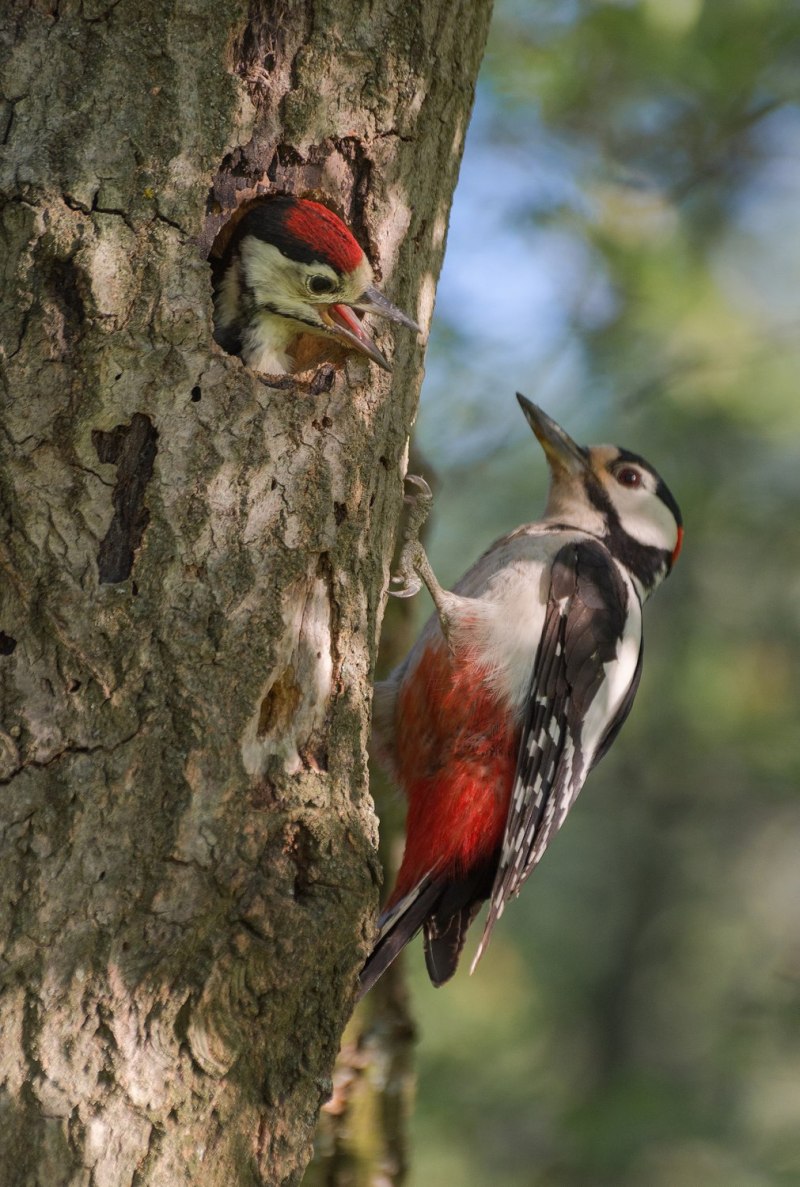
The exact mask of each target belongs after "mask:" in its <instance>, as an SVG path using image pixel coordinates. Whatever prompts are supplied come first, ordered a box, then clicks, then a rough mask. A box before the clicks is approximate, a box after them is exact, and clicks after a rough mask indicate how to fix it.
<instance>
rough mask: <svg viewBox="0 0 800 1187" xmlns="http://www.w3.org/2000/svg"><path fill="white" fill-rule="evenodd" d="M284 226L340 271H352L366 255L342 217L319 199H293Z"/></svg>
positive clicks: (320, 257)
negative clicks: (317, 200) (313, 200)
mask: <svg viewBox="0 0 800 1187" xmlns="http://www.w3.org/2000/svg"><path fill="white" fill-rule="evenodd" d="M283 225H284V227H285V228H286V230H287V231H289V232H290V234H292V235H294V236H295V237H296V238H297V239H302V240H303V242H304V243H307V244H308V245H309V246H311V247H313V248H314V249H315V250H316V251H317V252H318V253H319V259H321V260H323V261H324V262H325V263H326V264H330V265H331V267H332V268H335V269H336V271H337V272H352V271H353V269H354V268H357V267H358V265H359V264H360V263H361V261H362V259H363V258H364V253H363V251H362V250H361V248H360V247H359V246H358V244H357V243H356V241H355V239H354V238H353V236H352V235H351V233H350V232H349V231H348V229H347V227H346V226H345V225H344V223H343V222H342V220H341V219H340V218H337V216H336V215H335V214H334V213H333V211H332V210H328V208H327V206H321V205H320V204H319V202H312V201H310V199H308V198H300V199H298V201H296V202H293V203H292V205H291V207H290V208H289V212H288V214H287V215H286V218H285V219H284V224H283Z"/></svg>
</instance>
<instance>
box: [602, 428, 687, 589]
mask: <svg viewBox="0 0 800 1187" xmlns="http://www.w3.org/2000/svg"><path fill="white" fill-rule="evenodd" d="M620 455H624V456H625V461H629V462H635V463H636V464H637V465H639V466H643V467H644V469H646V470H648V471H649V472H650V473H651V474H653V475H654V477H655V478H656V479H657V480H658V481H659V482H660V481H661V480H660V478H658V475H657V474H656V473H655V471H654V470H653V468H652V466H648V464H647V462H643V461H642V459H641V458H640V457H639V456H638V455H637V454H635V453H628V451H627V450H620ZM584 481H585V488H586V494H587V496H588V499H589V502H590V503H591V504H592V506H593V507H596V508H597V510H598V511H599V512H600V514H601V515H602V516H603V518H604V519H605V522H606V525H607V533H608V534H607V536H606V544H607V546H608V551H609V552H610V553H611V555H612V556H613V557H614V559H615V560H618V561H619V562H620V564H622V565H624V566H625V568H626V569H627V570H628V572H629V573H632V574H633V575H634V577H636V578H637V579H638V580H639V581H640V582H641V584H642V586H643V587H644V588H645V589H648V590H649V589H653V588H654V587H655V586H656V585H658V582H659V581H660V580H661V579H662V577H663V576H664V574H665V573H667V572H669V567H670V561H671V559H672V558H671V556H670V554H669V553H668V552H665V551H664V550H663V549H661V548H654V547H653V546H652V545H650V544H640V543H639V541H638V540H634V538H633V536H630V535H628V533H627V532H626V531H625V529H624V528H623V526H622V523H621V522H620V518H619V515H618V514H617V509H616V507H615V506H614V504H613V503H612V502H611V500H610V499H609V497H608V495H607V494H606V491H605V490H604V488H603V486H602V485H601V483H600V482H598V480H597V479H596V478H595V477H594V475H588V474H587V476H586V478H585V480H584ZM664 489H665V490H666V487H665V488H664ZM667 494H669V491H667ZM669 497H670V499H672V495H669ZM672 501H673V503H674V502H675V500H674V499H673V500H672ZM665 502H666V500H665ZM667 506H669V503H667ZM670 510H672V508H671V507H670ZM673 514H674V512H673ZM678 523H680V520H678Z"/></svg>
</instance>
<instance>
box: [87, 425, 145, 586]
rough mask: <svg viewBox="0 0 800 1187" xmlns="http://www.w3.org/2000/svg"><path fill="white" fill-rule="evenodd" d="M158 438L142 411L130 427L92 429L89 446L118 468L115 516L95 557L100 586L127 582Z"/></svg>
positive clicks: (138, 540)
mask: <svg viewBox="0 0 800 1187" xmlns="http://www.w3.org/2000/svg"><path fill="white" fill-rule="evenodd" d="M157 439H158V432H157V430H156V428H155V426H154V424H153V422H152V421H151V420H150V418H149V416H145V415H144V413H142V412H135V413H134V415H133V416H132V417H131V422H130V424H128V425H117V426H116V428H114V429H112V430H111V431H110V432H105V431H103V430H102V429H93V430H92V444H93V445H94V447H95V450H96V451H97V456H98V458H99V459H100V461H101V462H106V463H110V464H111V465H114V466H116V467H117V481H116V485H115V486H114V493H113V495H112V496H111V500H112V503H113V505H114V517H113V519H112V520H111V523H110V525H109V528H108V531H107V532H106V534H105V536H104V537H103V539H102V541H101V542H100V549H99V551H98V554H97V568H98V571H99V575H100V583H101V584H104V585H113V584H115V583H116V582H119V581H127V579H128V577H130V575H131V571H132V569H133V559H134V556H135V554H136V550H137V549H138V547H139V545H140V544H141V542H142V537H143V536H144V531H145V528H146V527H147V525H148V523H149V521H150V512H149V510H148V508H147V507H146V506H145V501H144V496H145V491H146V489H147V484H148V482H149V481H150V478H151V477H152V474H153V465H154V463H155V458H156V453H157V451H158V446H157V444H156V442H157Z"/></svg>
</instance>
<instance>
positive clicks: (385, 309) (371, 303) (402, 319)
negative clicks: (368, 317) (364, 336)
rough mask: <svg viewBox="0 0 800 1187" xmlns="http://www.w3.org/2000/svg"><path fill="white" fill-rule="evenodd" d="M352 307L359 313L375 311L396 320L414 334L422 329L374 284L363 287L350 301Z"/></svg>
mask: <svg viewBox="0 0 800 1187" xmlns="http://www.w3.org/2000/svg"><path fill="white" fill-rule="evenodd" d="M350 304H351V305H352V307H353V309H358V310H359V312H361V313H376V314H377V315H378V317H385V318H387V320H388V321H396V322H397V323H398V324H399V325H401V326H405V327H406V328H407V329H409V330H413V331H414V333H415V334H420V333H421V332H422V331H421V330H420V328H419V326H418V325H417V323H416V322H415V321H412V320H411V318H410V317H407V316H406V314H405V313H403V311H402V309H398V308H397V306H396V305H393V304H392V302H391V301H389V300H387V298H386V297H384V295H383V293H381V292H379V291H378V289H376V288H375V287H374V285H370V286H369V288H366V289H364V291H363V293H362V294H361V296H360V297H359V298H358V300H357V301H351V302H350Z"/></svg>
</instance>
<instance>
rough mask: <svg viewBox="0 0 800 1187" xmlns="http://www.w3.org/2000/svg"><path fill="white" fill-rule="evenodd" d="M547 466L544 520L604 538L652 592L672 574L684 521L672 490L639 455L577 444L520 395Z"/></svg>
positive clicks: (610, 447) (643, 588)
mask: <svg viewBox="0 0 800 1187" xmlns="http://www.w3.org/2000/svg"><path fill="white" fill-rule="evenodd" d="M517 399H518V400H519V402H520V405H521V407H522V411H523V412H524V414H525V417H526V419H527V421H528V424H529V425H530V426H531V428H532V429H533V431H534V433H535V434H536V437H537V439H538V440H539V443H540V444H541V446H542V449H543V450H544V453H545V457H546V458H547V463H548V465H549V467H550V494H549V497H548V502H547V511H546V518H547V519H548V520H553V521H556V522H558V523H566V524H569V525H571V526H574V527H577V528H582V529H583V530H585V531H587V532H590V533H591V534H592V535H596V536H600V537H601V538H603V539H604V540H605V541H606V543H607V545H608V548H609V551H610V552H611V553H612V554H613V555H614V556H615V557H616V559H617V560H619V561H621V562H622V563H623V564H624V565H625V566H626V567H627V568H628V570H629V571H630V573H631V574H632V576H633V577H635V578H636V579H637V581H638V584H639V586H640V588H641V591H642V593H643V594H644V596H647V595H649V594H650V593H652V591H653V590H654V589H655V587H656V586H657V585H658V584H659V582H660V581H662V580H663V578H664V577H666V576H667V574H668V573H669V572H670V570H671V569H672V566H673V565H674V564H675V561H676V560H677V559H678V554H679V553H680V550H681V545H682V543H683V520H682V518H681V512H680V508H679V507H678V504H677V503H676V501H675V498H674V497H673V495H672V493H671V491H670V490H669V488H668V486H667V485H666V483H665V482H664V480H663V479H662V478H661V477H660V476H659V474H658V473H657V472H656V470H654V469H653V467H652V466H651V465H650V463H649V462H646V461H645V459H644V458H643V457H640V456H639V454H637V453H631V452H630V450H627V449H621V448H620V447H619V446H618V445H590V446H580V445H576V444H575V442H574V441H573V440H572V438H571V437H570V436H569V435H568V434H567V433H565V432H564V430H563V429H562V428H561V426H560V425H559V424H557V423H556V422H555V421H554V420H553V419H552V418H551V417H549V416H548V415H547V413H546V412H543V411H542V409H541V408H538V407H537V406H536V405H535V404H533V403H531V401H530V400H527V399H526V398H525V396H522V395H519V393H518V394H517Z"/></svg>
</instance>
